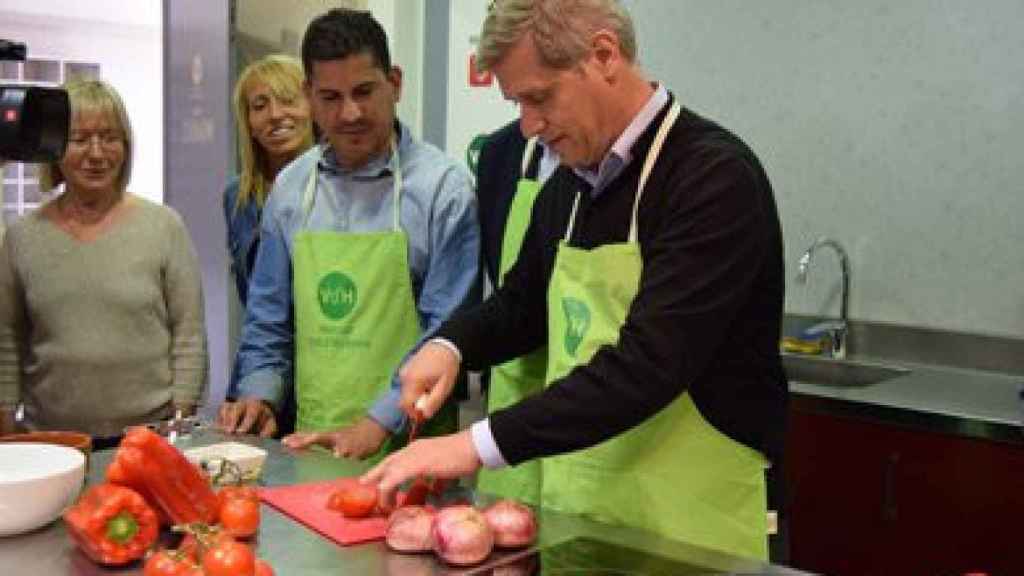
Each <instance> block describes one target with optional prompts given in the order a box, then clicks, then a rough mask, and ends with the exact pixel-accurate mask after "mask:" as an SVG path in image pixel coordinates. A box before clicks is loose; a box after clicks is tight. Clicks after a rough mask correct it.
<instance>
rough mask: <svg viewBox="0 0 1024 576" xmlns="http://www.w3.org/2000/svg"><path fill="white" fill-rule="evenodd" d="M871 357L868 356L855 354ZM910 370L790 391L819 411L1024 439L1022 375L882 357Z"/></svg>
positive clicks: (971, 434) (964, 433)
mask: <svg viewBox="0 0 1024 576" xmlns="http://www.w3.org/2000/svg"><path fill="white" fill-rule="evenodd" d="M858 359H861V360H871V359H870V358H858ZM880 362H883V363H885V364H887V365H891V366H900V367H904V368H909V369H910V373H909V374H906V375H903V376H898V377H895V378H892V379H890V380H885V381H882V382H878V383H876V384H872V385H869V386H863V387H836V386H821V385H817V384H813V383H807V382H790V391H791V392H792V393H794V394H797V395H800V396H802V397H803V398H802V399H803V400H810V401H811V405H813V406H816V407H818V408H820V409H821V410H823V411H828V412H835V413H845V414H850V415H856V416H863V417H867V418H872V419H876V420H881V421H889V422H892V423H895V424H905V425H908V426H912V427H918V428H924V429H929V430H933V431H938V432H945V433H951V434H956V435H960V436H965V437H972V438H980V439H986V440H998V441H1006V442H1016V443H1024V428H1022V406H1024V404H1022V400H1021V398H1020V396H1019V395H1020V392H1021V388H1022V386H1024V376H1020V375H1014V374H1006V373H999V372H987V371H982V370H966V369H958V368H952V367H944V366H938V365H933V364H914V363H908V362H899V361H893V360H890V359H883V360H880Z"/></svg>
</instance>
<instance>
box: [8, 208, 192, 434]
mask: <svg viewBox="0 0 1024 576" xmlns="http://www.w3.org/2000/svg"><path fill="white" fill-rule="evenodd" d="M131 202H132V205H131V206H129V207H128V208H127V210H128V212H126V213H125V214H124V215H123V217H122V218H121V219H120V220H119V221H118V222H117V223H116V224H115V225H114V226H113V227H112V228H110V229H108V230H106V231H105V232H103V233H102V234H101V235H100V236H99V237H98V238H96V239H94V240H91V241H88V242H82V241H79V240H76V239H74V238H73V237H71V236H70V235H69V234H67V233H66V232H64V231H63V230H61V229H60V228H58V227H57V226H56V225H55V224H54V223H53V222H51V221H50V220H47V219H45V218H43V217H42V216H41V215H40V213H39V212H38V211H37V212H35V213H33V214H30V215H27V216H25V217H24V218H22V219H21V220H19V221H17V222H16V223H15V224H13V225H11V226H10V227H9V228H8V230H7V235H6V238H5V241H4V246H3V250H0V404H2V405H3V406H6V407H10V406H12V405H14V404H17V403H19V402H21V403H24V406H25V422H24V425H25V426H26V427H27V428H29V429H73V430H81V431H84V432H88V433H90V434H93V435H96V436H112V435H117V434H119V433H120V432H121V430H122V429H123V428H124V426H126V425H129V424H136V423H140V422H144V421H148V420H151V419H156V418H161V417H166V416H167V415H168V414H169V412H170V410H171V406H172V403H173V404H193V405H194V404H196V403H197V402H198V400H199V398H200V396H201V394H202V390H203V386H204V384H205V381H206V373H207V355H206V337H205V328H204V322H203V298H202V289H201V286H200V274H199V265H198V259H197V257H196V253H195V250H194V249H193V247H192V243H191V241H190V239H189V236H188V232H187V230H186V229H185V226H184V224H183V222H182V221H181V217H180V216H178V214H177V213H176V212H174V211H173V210H172V209H170V208H167V207H165V206H161V205H159V204H154V203H152V202H149V201H147V200H145V199H143V198H139V197H135V196H132V197H131Z"/></svg>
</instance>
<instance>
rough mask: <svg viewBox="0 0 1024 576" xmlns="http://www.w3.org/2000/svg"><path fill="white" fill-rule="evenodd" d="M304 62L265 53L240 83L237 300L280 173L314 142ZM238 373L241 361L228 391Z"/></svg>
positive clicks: (286, 424) (231, 187)
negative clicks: (264, 209)
mask: <svg viewBox="0 0 1024 576" xmlns="http://www.w3.org/2000/svg"><path fill="white" fill-rule="evenodd" d="M303 79H304V76H303V72H302V64H300V63H299V61H298V60H296V59H295V58H292V57H290V56H284V55H280V54H276V55H270V56H266V57H264V58H261V59H260V60H257V61H256V62H253V63H252V64H250V65H248V66H247V67H246V68H245V69H244V70H243V71H242V73H241V75H239V77H238V82H237V83H236V84H235V93H234V97H233V107H234V111H235V124H236V125H237V126H238V151H239V157H240V158H239V160H240V161H241V165H242V166H241V171H240V174H239V175H238V176H237V177H235V178H234V179H232V180H231V182H230V183H229V184H228V187H227V189H226V190H225V191H224V221H225V222H226V223H227V233H228V251H229V252H230V254H231V270H232V273H233V275H234V278H235V287H236V288H237V289H238V299H239V300H240V301H241V302H242V305H243V306H245V305H246V303H247V302H248V301H249V277H250V275H251V274H252V269H253V265H254V264H255V262H256V252H257V248H258V247H259V241H260V232H259V231H260V222H261V220H262V215H263V205H264V204H265V203H266V200H267V196H268V195H269V194H270V189H271V187H272V185H273V183H274V178H275V177H276V176H277V173H278V172H279V171H280V170H281V168H283V167H284V166H285V165H287V164H288V163H289V162H291V161H292V160H294V159H295V158H296V157H297V156H298V155H299V154H301V153H303V152H305V151H306V150H307V149H308V148H309V147H310V146H312V145H313V123H312V121H311V120H310V111H309V104H308V102H307V101H306V96H305V94H304V93H303V90H302V83H303ZM238 378H239V370H238V364H237V360H236V363H235V367H234V369H233V370H232V371H231V387H230V389H229V390H228V395H229V396H232V397H233V396H234V395H235V384H236V383H237V381H238ZM285 403H286V406H285V409H284V412H285V414H283V415H282V416H283V417H282V422H281V431H290V430H291V428H292V424H291V423H292V422H293V421H294V412H295V408H294V405H295V404H294V401H293V400H292V397H291V396H288V397H287V398H286V401H285Z"/></svg>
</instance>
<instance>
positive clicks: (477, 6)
mask: <svg viewBox="0 0 1024 576" xmlns="http://www.w3.org/2000/svg"><path fill="white" fill-rule="evenodd" d="M486 14H487V2H483V1H482V0H451V23H450V26H451V27H450V31H451V36H450V39H449V42H450V45H449V53H448V85H449V90H448V130H447V146H446V147H445V149H446V151H447V152H448V155H449V156H452V157H453V158H455V159H457V160H460V161H463V162H465V158H466V149H467V148H468V147H469V143H470V142H471V141H472V140H473V137H474V136H476V135H478V134H487V133H489V132H492V131H494V130H495V129H497V128H500V127H501V126H502V125H504V124H505V123H506V122H508V121H509V120H511V119H513V118H516V117H517V116H518V114H519V111H518V109H517V108H516V107H515V105H514V104H512V103H511V102H509V101H507V100H505V98H504V97H503V96H502V95H501V91H500V90H499V89H498V83H497V81H495V82H494V83H493V84H492V85H491V86H489V87H471V86H470V85H469V55H470V54H473V53H475V52H476V43H477V38H478V36H479V35H480V25H481V24H483V21H484V16H485V15H486Z"/></svg>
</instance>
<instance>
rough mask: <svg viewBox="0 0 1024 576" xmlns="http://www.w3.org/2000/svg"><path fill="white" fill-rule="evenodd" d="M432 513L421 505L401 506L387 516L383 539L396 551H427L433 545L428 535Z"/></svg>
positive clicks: (432, 520) (432, 517)
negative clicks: (386, 529)
mask: <svg viewBox="0 0 1024 576" xmlns="http://www.w3.org/2000/svg"><path fill="white" fill-rule="evenodd" d="M433 524H434V513H433V512H432V511H430V510H427V509H426V508H424V507H423V506H403V507H402V508H399V509H397V510H395V511H394V512H392V513H391V516H388V531H387V534H386V536H385V540H386V542H387V544H388V547H389V548H391V549H392V550H397V551H398V552H427V551H429V550H431V549H433V547H434V541H433V539H432V537H431V535H430V532H431V529H432V527H433Z"/></svg>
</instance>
